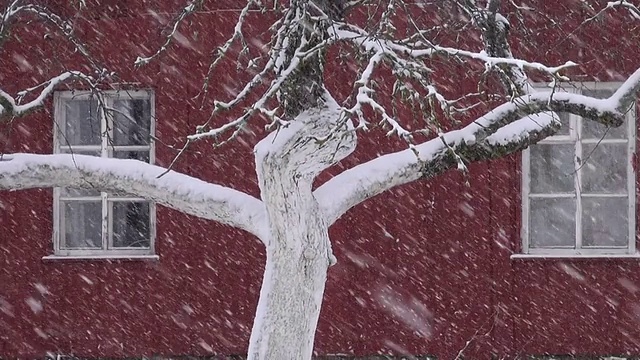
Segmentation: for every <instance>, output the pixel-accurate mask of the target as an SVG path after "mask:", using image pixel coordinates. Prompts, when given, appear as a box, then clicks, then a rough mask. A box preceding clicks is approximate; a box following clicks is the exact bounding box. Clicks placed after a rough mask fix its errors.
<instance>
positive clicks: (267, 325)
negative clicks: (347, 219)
mask: <svg viewBox="0 0 640 360" xmlns="http://www.w3.org/2000/svg"><path fill="white" fill-rule="evenodd" d="M291 210H292V211H288V212H286V213H282V215H284V216H283V218H285V217H286V218H289V220H290V221H287V222H282V223H280V224H281V225H283V226H274V227H272V228H276V229H273V230H272V232H271V236H272V237H271V239H270V241H269V245H268V247H267V263H266V267H265V273H264V279H263V282H262V290H261V291H260V300H259V302H258V310H257V314H256V318H255V323H254V325H253V331H252V333H251V340H250V344H249V359H250V360H266V359H282V360H289V359H290V360H298V359H300V360H304V359H311V355H312V351H313V339H314V336H315V332H316V326H317V323H318V317H319V315H320V307H321V304H322V296H323V293H324V286H325V282H326V279H327V269H328V268H329V265H330V257H329V254H330V253H331V249H330V246H329V237H328V233H327V228H326V225H325V224H323V223H321V222H315V223H314V224H313V225H311V224H309V223H308V222H307V221H306V220H317V219H318V216H317V214H318V213H317V212H316V214H315V215H313V216H314V217H315V219H309V218H308V217H307V216H306V215H312V214H311V213H310V212H307V214H305V215H304V216H301V217H302V218H300V219H296V218H297V217H298V215H302V214H296V213H297V211H296V210H294V209H291ZM316 210H317V207H316ZM303 211H304V210H303ZM305 212H306V211H305ZM305 217H306V218H307V219H303V218H305ZM274 220H275V219H274ZM281 220H282V219H281ZM281 220H280V221H281ZM274 230H275V231H274Z"/></svg>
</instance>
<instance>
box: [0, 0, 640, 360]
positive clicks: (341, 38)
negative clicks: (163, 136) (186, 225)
mask: <svg viewBox="0 0 640 360" xmlns="http://www.w3.org/2000/svg"><path fill="white" fill-rule="evenodd" d="M16 2H17V1H16ZM446 3H447V4H449V5H451V6H452V7H455V8H457V9H458V10H459V11H461V12H463V13H464V14H466V16H467V17H468V18H469V19H471V22H472V24H473V25H474V26H475V27H476V29H478V30H479V31H480V33H481V34H482V40H483V42H484V49H462V48H452V47H447V46H441V45H439V44H438V43H437V42H436V41H434V40H433V39H431V38H430V36H431V35H430V34H432V33H431V32H430V30H432V29H429V28H426V27H424V26H423V25H422V24H421V23H420V22H419V21H417V20H416V19H414V17H413V16H412V14H414V13H415V10H416V9H417V6H419V4H409V3H408V2H405V1H398V0H387V1H381V0H354V1H310V0H290V1H288V2H287V3H286V4H284V5H282V4H280V3H279V2H276V4H275V5H274V4H271V5H269V6H266V5H264V4H262V3H260V2H259V1H257V0H248V1H247V3H246V6H244V8H243V9H242V10H241V11H240V15H239V19H238V21H237V24H236V26H235V29H234V31H233V33H232V34H231V36H230V37H229V39H228V41H226V42H225V43H224V44H222V45H221V46H220V48H219V49H218V51H217V52H216V54H215V56H214V58H213V59H212V61H211V64H210V68H209V73H208V75H207V78H206V79H205V81H204V84H205V85H204V87H203V93H206V91H207V88H208V84H209V79H210V78H211V77H213V76H215V74H216V70H217V65H218V64H219V63H220V62H221V61H223V59H225V58H227V57H229V56H232V55H231V54H232V52H231V51H230V49H232V48H233V47H234V46H240V47H244V49H243V50H242V51H240V52H239V53H240V54H242V56H244V57H246V56H247V54H252V50H251V49H249V47H248V45H246V44H247V43H248V42H247V41H245V37H249V36H250V30H249V29H247V28H248V26H247V25H248V24H247V23H246V21H247V20H246V19H247V15H248V14H249V13H250V12H251V11H252V10H258V11H264V12H267V11H268V12H270V13H271V14H276V15H277V16H276V17H275V18H276V20H275V21H274V22H273V23H272V25H271V27H270V28H271V29H272V35H271V38H270V42H269V43H268V44H267V45H266V46H267V51H266V54H265V53H257V54H256V55H255V57H254V58H252V59H251V61H249V64H248V65H247V66H249V67H251V68H252V71H253V72H252V73H253V74H255V75H253V77H252V78H251V79H250V81H248V82H247V83H246V84H244V87H243V88H242V89H241V90H240V91H239V92H238V93H237V94H236V95H235V96H233V97H232V98H230V99H227V100H217V101H215V104H214V108H213V109H212V111H211V114H210V115H211V116H210V120H209V121H208V122H206V123H204V124H202V125H201V126H199V127H198V128H197V129H196V131H195V133H194V134H193V135H191V136H189V137H188V139H187V140H186V143H185V147H184V149H183V151H187V150H188V148H189V145H190V144H191V143H193V142H195V141H202V140H205V139H209V140H211V141H214V142H215V143H216V145H221V144H224V143H225V142H228V141H230V140H232V139H234V138H237V137H238V136H241V130H242V129H243V128H244V127H246V126H247V125H248V124H249V123H252V122H256V121H261V120H259V119H265V118H266V119H267V123H266V126H267V128H268V129H270V130H272V132H271V133H270V134H269V135H268V136H266V137H265V138H264V139H263V140H262V141H260V142H259V143H258V144H257V145H256V146H255V159H256V164H257V166H256V173H257V177H258V181H259V186H260V191H261V199H256V198H254V197H252V196H250V195H247V194H245V193H242V192H239V191H236V190H233V189H231V188H227V187H222V186H218V185H215V184H211V183H206V182H204V181H201V180H198V179H194V178H191V177H189V176H187V175H183V174H179V173H176V172H174V171H171V170H170V169H164V168H160V167H157V166H153V165H149V164H142V163H140V162H137V161H133V160H121V159H100V160H99V161H98V160H96V159H95V158H91V157H87V156H81V155H76V156H71V155H28V154H13V155H5V156H4V157H3V160H4V161H2V162H0V189H12V190H17V189H29V188H36V187H58V186H60V187H89V186H91V187H95V188H97V189H100V190H102V191H125V192H126V193H129V194H133V195H135V196H139V197H143V198H146V199H149V200H152V201H155V202H157V203H159V204H162V205H165V206H168V207H171V208H174V209H177V210H180V211H182V212H184V213H187V214H191V215H196V216H199V217H202V218H206V219H211V220H216V221H219V222H221V223H223V224H227V225H231V226H235V227H238V228H240V229H243V230H246V231H247V232H249V233H251V234H253V235H255V236H256V237H258V238H260V240H261V241H262V242H263V243H264V245H265V247H266V253H267V260H266V267H265V273H264V279H263V283H262V290H261V292H260V299H259V303H258V309H257V314H256V317H255V323H254V326H253V330H252V334H251V339H250V344H249V350H248V353H249V359H309V358H310V357H311V354H312V350H313V342H314V335H315V330H316V325H317V321H318V317H319V314H320V307H321V302H322V296H323V292H324V286H325V281H326V278H327V270H328V268H329V267H330V266H331V265H332V264H334V263H335V261H336V259H335V257H334V256H333V253H332V250H331V241H330V239H329V235H328V229H329V227H330V226H331V225H332V224H333V223H334V222H335V221H336V220H337V219H338V218H340V217H341V216H342V215H343V214H344V213H345V212H346V211H347V210H349V209H350V208H352V207H354V206H356V205H358V204H359V203H361V202H363V201H365V200H366V199H369V198H371V197H373V196H375V195H377V194H380V193H382V192H384V191H386V190H389V189H391V188H393V187H395V186H398V185H402V184H406V183H409V182H412V181H416V180H418V179H429V178H432V177H434V176H437V175H439V174H442V173H443V172H445V171H447V170H449V169H455V168H458V169H460V170H463V171H466V167H467V164H469V163H471V162H475V161H481V160H487V159H495V158H500V157H503V156H506V155H508V154H511V153H514V152H517V151H520V150H522V149H525V148H526V147H528V146H529V145H531V144H534V143H536V142H538V141H540V140H542V139H544V138H545V137H547V136H550V135H552V134H554V133H555V132H556V131H557V130H558V129H559V128H560V122H559V120H558V118H557V116H555V115H554V113H555V112H568V113H572V114H575V115H579V116H582V117H584V118H586V119H590V120H593V121H596V122H599V123H602V124H604V125H607V126H619V125H621V124H622V122H623V121H624V113H625V112H626V111H627V110H628V109H629V108H630V107H631V106H632V104H633V102H634V99H635V97H636V94H637V93H638V91H639V90H640V69H639V70H637V71H635V72H634V73H633V74H632V75H631V76H629V78H628V79H627V80H626V81H625V82H624V84H623V85H622V86H621V87H620V88H619V89H618V90H617V91H616V92H615V93H614V94H613V95H612V96H611V97H610V98H608V99H601V100H599V99H594V98H590V97H587V96H582V95H577V94H569V93H564V92H559V91H556V89H555V88H550V89H549V90H547V91H534V89H533V88H532V86H531V85H530V84H529V81H528V78H527V75H526V72H527V71H529V70H534V71H536V72H542V73H544V74H546V76H547V78H548V79H550V80H552V81H553V82H559V81H565V80H568V79H566V78H565V77H564V76H563V75H562V74H561V72H563V70H565V69H567V68H569V67H571V66H573V65H575V64H574V63H572V62H570V61H567V62H566V63H564V64H560V65H554V66H550V65H545V64H541V63H537V62H531V61H526V60H523V59H518V58H514V57H513V56H512V53H511V49H510V47H509V43H508V41H507V40H508V35H509V30H510V24H509V23H508V21H507V20H506V18H505V17H504V16H503V15H501V14H500V9H501V1H500V0H489V1H484V2H482V1H475V0H452V1H450V2H446ZM199 6H201V2H200V1H197V0H195V1H193V2H191V3H190V4H189V5H188V6H187V7H185V8H184V9H183V10H182V11H181V12H180V13H179V15H178V16H177V17H176V18H175V19H174V21H173V22H172V23H171V24H170V26H169V29H170V31H169V34H168V36H167V37H166V41H165V42H164V44H163V46H162V47H161V48H160V49H159V50H158V51H157V53H155V54H152V55H151V56H149V57H141V58H139V59H138V60H137V65H139V66H143V65H145V64H147V63H149V62H151V61H153V60H154V59H155V58H157V57H159V56H162V53H164V52H165V51H170V48H171V42H172V39H173V36H174V34H175V32H176V30H177V29H178V27H179V26H180V24H181V22H182V21H183V20H184V19H185V18H187V17H188V16H189V15H191V14H192V13H194V12H197V10H198V8H199ZM617 7H621V8H624V9H627V10H629V12H630V14H632V15H633V14H637V8H635V7H634V6H633V4H631V3H630V2H628V1H614V2H610V3H609V6H608V9H615V8H617ZM369 8H372V9H374V10H373V11H371V13H372V14H375V15H372V16H373V18H374V19H375V21H369V22H367V26H363V25H361V23H360V22H358V21H349V20H345V14H348V13H349V12H353V11H356V12H357V11H361V14H366V13H367V11H365V10H366V9H369ZM11 9H13V8H12V7H9V8H8V10H6V9H5V13H4V17H5V18H7V17H11V14H13V13H15V10H11ZM363 9H365V10H363ZM271 18H272V17H265V19H271ZM347 18H349V17H347ZM354 18H357V17H356V16H354ZM265 21H266V20H265ZM398 21H403V23H402V24H401V25H402V26H403V27H405V28H406V29H407V31H406V33H404V32H402V31H398V30H397V29H398V28H399V27H400V24H398V23H397V22H398ZM468 31H472V30H468ZM332 46H346V47H349V48H350V49H351V50H352V51H354V52H356V53H357V55H358V56H357V59H358V60H357V61H354V62H355V63H356V64H360V68H359V73H358V76H357V78H356V79H355V80H354V81H353V83H352V85H353V88H354V92H353V95H352V96H351V97H350V98H349V99H347V100H346V101H345V102H343V103H338V102H337V101H336V100H334V96H333V94H332V93H331V92H330V91H329V90H327V87H326V86H325V84H324V75H325V74H324V69H325V62H326V61H327V54H328V49H329V48H330V47H332ZM249 57H250V58H251V56H249ZM434 59H437V60H438V61H441V62H452V63H453V62H456V63H457V62H463V63H473V62H475V63H481V64H483V65H484V66H485V67H486V69H487V71H488V72H490V73H493V74H496V76H497V77H498V79H499V80H500V83H501V84H502V88H503V90H504V95H505V96H504V98H503V99H504V101H503V103H502V104H501V105H499V106H496V107H494V108H493V109H491V110H490V111H488V112H486V113H485V114H484V115H483V116H480V117H478V118H477V119H475V120H473V121H471V122H469V123H468V125H466V126H461V127H460V128H459V129H456V130H450V131H445V130H444V127H443V126H442V125H441V124H442V123H444V122H446V121H449V120H455V119H456V117H457V116H458V115H460V114H465V112H466V111H467V110H468V109H469V108H470V107H475V106H476V105H477V104H471V105H470V104H469V103H468V102H466V100H468V98H469V97H472V95H473V94H469V96H468V97H465V98H464V99H454V100H450V99H447V98H446V96H444V95H443V94H442V93H441V91H440V90H439V87H438V84H437V83H435V82H434V81H433V80H432V76H431V72H432V69H431V68H430V67H429V66H428V65H427V63H428V62H429V61H430V60H434ZM243 64H247V62H246V61H245V62H243ZM382 67H384V68H385V69H389V70H390V71H391V74H392V79H391V81H392V82H394V84H393V91H392V94H391V95H390V96H392V97H393V98H394V99H395V100H396V101H399V102H401V103H403V104H404V105H405V106H414V107H415V108H416V109H418V114H419V115H420V116H421V117H422V118H423V120H424V122H423V123H424V124H425V125H424V127H421V128H419V129H410V128H409V127H407V126H406V125H403V124H405V123H406V121H403V119H400V118H398V117H397V116H396V114H395V113H394V111H393V108H392V107H390V106H388V105H386V104H388V103H389V102H388V101H384V99H383V100H381V99H380V98H378V97H376V89H375V82H376V79H375V77H376V75H375V73H376V71H377V70H378V69H380V68H382ZM256 69H257V70H256ZM54 79H57V78H54ZM54 79H52V80H49V81H48V82H47V84H48V85H47V86H45V90H46V91H45V90H43V91H42V95H41V97H44V96H46V95H47V94H48V93H50V92H51V89H52V88H53V85H55V84H54V81H55V80H54ZM383 80H384V79H383ZM387 80H388V78H387ZM49 85H50V86H49ZM2 99H3V100H2V101H3V102H2V106H3V110H2V111H3V113H11V114H21V113H23V112H24V107H25V106H27V104H25V105H18V103H19V101H16V100H15V99H14V98H12V97H10V96H8V95H6V94H4V93H2ZM38 99H40V97H39V98H38ZM249 100H250V104H249V106H246V103H247V101H249ZM29 104H31V103H29ZM40 104H41V100H38V101H37V102H34V103H33V105H28V106H27V109H30V108H32V107H33V106H35V105H40ZM230 110H240V116H238V117H236V118H233V119H231V120H230V121H228V122H226V123H225V124H224V125H222V126H214V125H212V124H214V121H213V119H217V118H218V117H219V116H222V115H223V114H225V115H226V114H228V113H230ZM533 115H535V116H533ZM453 123H455V121H453ZM373 127H376V128H379V127H382V128H386V131H387V133H388V135H390V136H398V137H400V138H401V139H403V140H405V141H406V142H407V144H408V146H407V147H408V148H407V149H406V150H403V151H399V152H395V153H389V154H386V155H383V156H379V157H377V158H375V159H374V160H371V161H368V162H366V163H362V164H360V165H357V166H355V167H353V168H351V169H349V170H346V171H344V172H342V173H341V174H339V175H337V176H335V177H333V178H332V179H331V180H329V181H327V182H326V183H325V184H324V185H322V186H320V187H319V188H318V189H316V190H313V189H312V184H313V180H314V179H315V178H316V176H317V175H318V174H320V173H321V172H323V171H324V170H325V169H327V168H328V167H330V166H332V165H333V164H336V163H337V162H338V161H340V160H342V159H344V158H346V157H347V156H349V155H350V154H351V153H352V152H353V151H354V149H355V147H356V141H357V138H358V137H359V136H362V135H364V134H366V132H367V131H369V130H370V129H372V128H373ZM178 159H179V157H178ZM159 175H162V176H159Z"/></svg>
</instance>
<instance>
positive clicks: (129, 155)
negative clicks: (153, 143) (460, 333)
mask: <svg viewBox="0 0 640 360" xmlns="http://www.w3.org/2000/svg"><path fill="white" fill-rule="evenodd" d="M113 157H115V158H118V159H135V160H140V161H144V162H146V163H148V162H149V160H150V159H149V150H142V151H138V150H134V151H130V150H116V151H114V152H113Z"/></svg>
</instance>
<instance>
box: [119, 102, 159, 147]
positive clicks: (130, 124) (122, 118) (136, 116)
mask: <svg viewBox="0 0 640 360" xmlns="http://www.w3.org/2000/svg"><path fill="white" fill-rule="evenodd" d="M114 107H115V108H116V109H117V110H118V111H115V112H114V114H113V123H114V124H113V125H114V132H113V134H114V135H113V136H114V141H115V143H114V145H116V146H117V145H147V144H149V133H150V132H151V101H149V100H148V99H129V100H117V101H115V102H114Z"/></svg>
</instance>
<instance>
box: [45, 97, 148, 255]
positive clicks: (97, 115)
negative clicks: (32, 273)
mask: <svg viewBox="0 0 640 360" xmlns="http://www.w3.org/2000/svg"><path fill="white" fill-rule="evenodd" d="M54 105H55V131H54V153H71V154H82V155H91V156H97V157H110V158H121V159H137V160H140V161H144V162H148V163H153V162H154V155H155V154H154V146H153V141H151V137H152V135H153V133H154V131H155V129H154V119H155V117H154V97H153V93H152V92H150V91H119V92H116V91H111V92H104V93H102V99H101V101H100V102H99V101H98V99H96V98H95V97H93V96H92V95H91V94H90V93H86V92H59V93H56V94H55V96H54ZM53 213H54V252H55V255H61V256H133V255H136V256H137V255H152V254H154V238H155V204H153V203H152V202H149V201H147V200H145V199H142V198H137V197H134V196H131V195H129V194H112V193H106V192H99V191H96V190H93V189H68V188H56V189H54V211H53Z"/></svg>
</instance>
